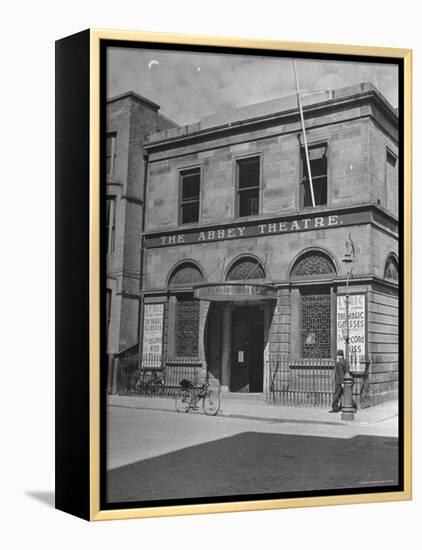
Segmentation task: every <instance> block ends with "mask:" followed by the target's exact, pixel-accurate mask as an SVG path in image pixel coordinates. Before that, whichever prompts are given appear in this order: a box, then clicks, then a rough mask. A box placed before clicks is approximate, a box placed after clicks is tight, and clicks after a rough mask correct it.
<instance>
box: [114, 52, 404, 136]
mask: <svg viewBox="0 0 422 550" xmlns="http://www.w3.org/2000/svg"><path fill="white" fill-rule="evenodd" d="M296 67H297V72H298V78H299V83H300V89H301V91H303V92H305V91H311V90H327V89H335V88H342V87H344V86H350V85H352V84H358V83H360V82H366V81H372V82H373V83H374V84H375V85H376V86H377V87H378V89H379V90H380V92H381V93H382V94H383V95H384V96H385V97H386V99H387V100H388V101H389V102H390V103H391V104H392V105H393V107H396V106H397V101H398V69H397V66H396V65H393V64H391V65H390V64H382V63H371V64H368V63H357V62H350V61H348V62H338V61H325V60H322V61H319V60H303V59H297V60H296ZM129 90H132V91H134V92H136V93H138V94H140V95H142V96H144V97H146V98H147V99H150V100H151V101H153V102H155V103H158V104H159V105H160V106H161V109H160V112H161V113H162V114H163V115H165V116H167V117H169V118H170V119H171V120H173V121H174V122H176V123H177V124H180V125H184V124H189V123H191V122H196V121H198V120H200V119H201V118H203V117H204V116H208V115H212V114H214V113H222V112H226V111H231V110H232V109H233V108H237V107H241V106H244V105H251V104H254V103H259V102H261V101H266V100H270V99H276V98H279V97H283V96H288V95H292V94H295V93H296V85H295V79H294V72H293V63H292V60H291V59H288V58H273V57H266V56H249V55H231V54H214V53H210V54H209V53H196V52H192V53H191V52H175V51H167V50H152V49H151V50H149V49H139V48H115V47H109V48H108V51H107V97H113V96H115V95H118V94H121V93H123V92H127V91H129Z"/></svg>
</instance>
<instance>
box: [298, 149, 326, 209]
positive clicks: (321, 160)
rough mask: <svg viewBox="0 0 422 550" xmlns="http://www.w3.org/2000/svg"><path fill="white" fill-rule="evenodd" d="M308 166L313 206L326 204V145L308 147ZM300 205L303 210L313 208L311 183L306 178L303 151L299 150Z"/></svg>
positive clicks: (305, 163)
mask: <svg viewBox="0 0 422 550" xmlns="http://www.w3.org/2000/svg"><path fill="white" fill-rule="evenodd" d="M308 151H309V164H310V167H311V177H312V188H313V193H314V200H315V206H322V205H324V204H327V195H328V193H327V145H326V144H322V145H321V144H320V145H313V146H311V147H308ZM301 160H302V162H301V164H302V167H301V172H302V179H301V205H302V207H303V208H305V207H307V206H313V204H312V192H311V183H310V180H309V177H308V167H307V162H306V154H305V149H304V148H303V147H302V149H301Z"/></svg>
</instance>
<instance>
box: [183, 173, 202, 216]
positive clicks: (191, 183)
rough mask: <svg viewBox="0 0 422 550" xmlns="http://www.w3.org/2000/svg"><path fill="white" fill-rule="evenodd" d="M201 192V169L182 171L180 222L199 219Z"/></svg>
mask: <svg viewBox="0 0 422 550" xmlns="http://www.w3.org/2000/svg"><path fill="white" fill-rule="evenodd" d="M200 194H201V169H200V168H191V169H190V170H183V171H182V172H180V204H179V222H180V223H181V224H185V223H196V222H198V221H199V205H200Z"/></svg>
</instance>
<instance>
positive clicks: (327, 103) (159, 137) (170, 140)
mask: <svg viewBox="0 0 422 550" xmlns="http://www.w3.org/2000/svg"><path fill="white" fill-rule="evenodd" d="M345 90H348V91H349V93H348V94H347V95H342V94H341V92H343V91H345ZM335 92H337V94H338V95H337V94H335ZM362 99H370V100H374V101H376V102H377V103H378V105H379V106H380V107H381V108H382V109H383V111H384V112H385V113H386V115H387V116H388V117H389V118H390V120H391V121H392V122H393V124H396V125H397V123H398V113H397V110H396V109H394V107H393V106H392V105H391V104H390V103H389V102H388V101H387V100H386V99H385V97H384V96H383V95H382V94H381V93H380V92H379V90H378V89H377V88H376V87H375V86H374V85H373V84H372V83H369V82H365V83H362V84H360V85H356V86H353V87H347V88H340V89H338V90H332V96H331V97H330V98H329V99H323V100H322V101H316V102H314V103H309V104H308V105H305V106H304V107H303V110H304V112H312V111H314V110H319V109H325V108H329V107H332V106H338V105H342V104H345V103H349V102H353V101H356V100H362ZM265 103H267V102H263V104H265ZM240 109H241V108H240ZM240 109H239V110H240ZM298 112H299V110H298V108H297V107H295V108H288V109H284V110H279V111H274V112H272V113H266V114H264V115H260V116H259V115H258V116H254V117H250V118H243V119H237V120H236V118H232V120H231V121H227V122H224V123H222V124H221V123H220V124H216V125H210V126H206V127H201V126H202V125H201V121H199V122H196V123H192V124H189V125H186V126H179V127H178V129H177V130H176V129H175V128H173V129H171V130H170V131H169V130H163V131H160V132H156V133H154V134H152V135H151V136H149V138H148V139H147V141H146V142H145V145H144V146H145V148H146V149H147V150H148V149H153V148H154V147H160V146H161V147H163V146H164V147H165V146H171V145H172V144H175V143H181V142H183V141H185V140H189V139H193V138H199V137H201V138H206V136H209V135H212V134H214V133H215V132H220V131H222V130H228V129H230V130H235V129H238V128H240V127H247V126H248V125H251V124H257V123H261V122H268V121H271V120H274V119H278V118H280V117H286V116H292V115H296V114H298ZM235 113H236V111H234V113H233V114H234V115H235ZM176 132H177V133H176Z"/></svg>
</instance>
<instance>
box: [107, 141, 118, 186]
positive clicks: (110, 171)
mask: <svg viewBox="0 0 422 550" xmlns="http://www.w3.org/2000/svg"><path fill="white" fill-rule="evenodd" d="M115 160H116V134H115V133H112V134H107V136H106V177H107V181H110V180H112V179H113V175H114V164H115Z"/></svg>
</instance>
